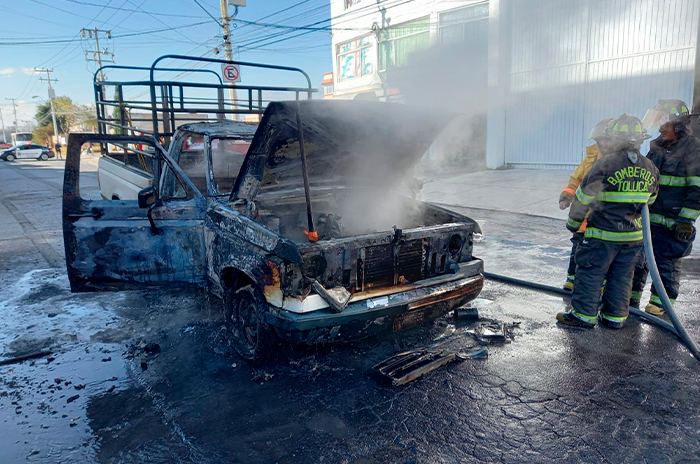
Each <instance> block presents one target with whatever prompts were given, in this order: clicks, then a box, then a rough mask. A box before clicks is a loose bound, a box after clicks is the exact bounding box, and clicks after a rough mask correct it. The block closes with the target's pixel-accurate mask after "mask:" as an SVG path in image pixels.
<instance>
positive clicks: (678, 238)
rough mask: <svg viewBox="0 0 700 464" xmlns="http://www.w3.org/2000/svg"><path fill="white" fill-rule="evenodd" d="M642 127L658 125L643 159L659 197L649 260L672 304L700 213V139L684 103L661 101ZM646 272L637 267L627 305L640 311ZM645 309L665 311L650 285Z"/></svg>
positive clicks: (653, 216)
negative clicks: (655, 177)
mask: <svg viewBox="0 0 700 464" xmlns="http://www.w3.org/2000/svg"><path fill="white" fill-rule="evenodd" d="M644 123H645V126H647V127H650V128H652V127H654V126H657V125H660V129H659V133H660V134H661V135H660V136H659V137H658V138H656V139H655V140H653V141H652V142H651V147H650V150H649V154H648V155H647V158H648V159H649V160H650V161H651V162H653V163H654V165H655V166H656V167H657V168H658V169H659V174H660V177H659V196H658V199H657V201H656V203H654V205H653V206H652V207H651V208H650V221H651V239H652V243H653V246H654V259H655V260H656V265H657V266H658V268H659V274H661V281H662V282H663V285H664V288H665V289H666V293H668V297H669V299H670V300H671V302H673V301H675V299H676V298H677V297H678V291H679V287H680V276H681V258H683V257H685V256H688V255H689V254H690V251H691V249H692V246H693V240H695V227H694V226H693V223H694V222H695V220H696V219H697V218H698V215H700V141H698V139H696V138H695V137H693V135H692V131H691V129H690V114H689V111H688V105H686V104H685V103H684V102H683V101H681V100H660V101H659V103H658V104H657V105H656V107H655V108H653V109H652V110H649V112H647V115H646V116H645V117H644ZM647 274H648V269H647V268H646V267H644V268H642V269H638V270H637V271H636V272H635V276H634V288H633V290H634V292H635V293H633V294H632V300H631V302H630V305H633V306H635V305H636V306H637V307H639V299H640V298H641V294H642V289H643V288H644V284H645V283H646V279H647ZM645 311H646V312H647V313H649V314H654V315H656V316H661V315H663V314H664V313H665V312H666V309H665V308H664V307H663V303H662V301H661V299H660V298H659V294H658V292H657V290H656V288H655V287H654V285H652V286H651V298H650V300H649V304H648V305H647V306H646V308H645Z"/></svg>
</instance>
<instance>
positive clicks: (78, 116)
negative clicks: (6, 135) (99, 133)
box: [35, 96, 97, 143]
mask: <svg viewBox="0 0 700 464" xmlns="http://www.w3.org/2000/svg"><path fill="white" fill-rule="evenodd" d="M54 107H55V109H56V124H57V125H58V133H59V135H61V134H64V135H65V134H68V133H69V132H70V128H71V127H74V126H82V127H81V129H94V128H95V127H97V117H96V116H95V107H94V106H93V105H77V104H75V103H73V100H71V98H70V97H66V96H61V97H56V98H55V99H54ZM35 118H36V121H37V123H39V129H37V131H35V134H37V132H38V134H37V135H36V137H37V138H41V143H45V142H46V140H45V135H46V134H47V133H48V134H49V135H51V136H52V135H53V131H54V128H53V121H52V119H51V103H50V102H45V103H43V104H41V105H39V106H38V107H37V110H36V115H35ZM46 128H50V129H46Z"/></svg>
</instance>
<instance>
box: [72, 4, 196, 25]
mask: <svg viewBox="0 0 700 464" xmlns="http://www.w3.org/2000/svg"><path fill="white" fill-rule="evenodd" d="M62 1H64V2H70V3H77V4H78V5H85V6H94V7H102V8H103V9H104V8H107V9H110V10H115V14H116V13H119V12H120V11H124V12H131V13H132V14H133V13H139V14H146V15H151V14H157V15H159V16H170V17H172V18H189V19H192V18H203V17H204V16H193V15H184V14H175V13H163V12H160V11H158V12H152V11H145V10H142V9H140V8H138V7H137V9H132V8H124V5H122V6H120V7H118V6H106V5H100V4H98V3H90V2H82V1H80V0H62ZM126 3H128V2H124V4H126ZM144 3H145V2H144ZM142 5H143V3H142ZM110 19H111V17H110V18H107V21H109V20H110Z"/></svg>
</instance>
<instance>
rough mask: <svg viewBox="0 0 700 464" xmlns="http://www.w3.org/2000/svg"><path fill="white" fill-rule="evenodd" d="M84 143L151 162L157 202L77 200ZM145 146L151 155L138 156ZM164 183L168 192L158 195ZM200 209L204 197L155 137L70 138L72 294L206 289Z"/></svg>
mask: <svg viewBox="0 0 700 464" xmlns="http://www.w3.org/2000/svg"><path fill="white" fill-rule="evenodd" d="M86 143H96V144H100V145H101V147H102V150H109V147H118V148H117V149H118V150H124V152H125V156H126V155H128V154H135V155H138V156H152V157H154V159H153V160H152V162H153V161H155V162H154V165H155V166H157V167H156V169H155V170H154V172H155V176H157V178H159V179H161V181H160V182H154V185H156V189H155V191H156V192H157V193H156V195H157V196H156V198H157V199H156V201H155V204H153V205H152V207H151V208H140V207H139V204H138V201H137V200H104V199H100V200H90V199H86V198H84V197H83V196H81V194H80V175H81V172H80V165H81V163H80V152H81V147H83V146H84V145H85V144H86ZM139 144H142V145H139ZM143 145H150V146H151V147H153V148H154V150H143V149H141V148H140V147H143ZM154 153H155V154H154ZM161 166H162V168H161ZM161 172H162V175H159V174H160V173H161ZM166 181H167V182H169V184H170V187H169V188H168V191H169V192H170V193H169V194H168V195H160V194H161V193H164V192H161V190H164V188H163V185H164V182H166ZM159 184H160V185H159ZM86 190H87V189H86ZM84 196H87V195H84ZM205 208H206V199H205V198H204V196H203V195H202V194H201V193H200V192H199V191H198V190H197V189H196V188H195V187H194V185H193V184H192V182H191V181H190V180H189V179H188V178H187V176H186V175H185V174H184V173H183V172H182V170H181V169H180V168H179V167H178V166H177V164H176V163H175V162H173V160H172V158H170V157H169V156H168V155H167V154H166V153H165V152H164V150H163V148H162V147H161V146H160V145H159V144H158V143H156V141H155V140H154V139H153V137H137V136H121V135H100V134H71V135H70V136H69V138H68V153H67V156H66V171H65V178H64V186H63V240H64V244H65V254H66V265H67V268H68V277H69V280H70V284H71V290H72V291H73V292H88V291H105V290H121V289H130V288H144V287H156V286H169V285H173V286H175V285H177V286H182V285H183V284H185V285H197V286H201V285H204V283H205V275H206V272H205V269H206V253H205V250H204V231H203V227H204V216H205ZM149 215H150V218H149Z"/></svg>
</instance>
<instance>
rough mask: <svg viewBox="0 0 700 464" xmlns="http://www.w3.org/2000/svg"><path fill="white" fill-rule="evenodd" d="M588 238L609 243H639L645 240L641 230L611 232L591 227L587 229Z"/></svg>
mask: <svg viewBox="0 0 700 464" xmlns="http://www.w3.org/2000/svg"><path fill="white" fill-rule="evenodd" d="M586 238H597V239H599V240H605V241H607V242H639V241H641V240H642V239H643V236H642V231H641V230H632V231H629V232H610V231H607V230H602V229H597V228H595V227H589V228H587V229H586Z"/></svg>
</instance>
